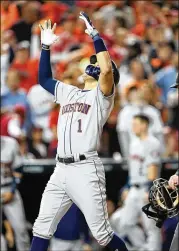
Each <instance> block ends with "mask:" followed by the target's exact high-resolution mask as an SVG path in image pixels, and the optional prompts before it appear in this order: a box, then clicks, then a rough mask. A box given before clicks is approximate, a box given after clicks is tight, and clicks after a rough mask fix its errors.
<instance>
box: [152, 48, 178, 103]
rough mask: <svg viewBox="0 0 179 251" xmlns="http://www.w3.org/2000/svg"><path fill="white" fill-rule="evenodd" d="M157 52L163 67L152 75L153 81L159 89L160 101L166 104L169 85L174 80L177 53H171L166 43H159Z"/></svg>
mask: <svg viewBox="0 0 179 251" xmlns="http://www.w3.org/2000/svg"><path fill="white" fill-rule="evenodd" d="M158 53H159V54H158V55H159V58H160V60H161V62H162V64H163V67H161V69H160V70H159V71H157V72H156V74H155V75H154V81H156V84H157V86H158V87H159V88H160V90H161V101H162V103H163V105H165V106H166V105H167V95H168V92H169V91H170V85H171V83H174V82H175V79H176V75H177V67H178V53H176V54H175V53H173V52H172V49H171V47H170V46H169V45H167V44H165V45H161V47H160V48H159V49H158Z"/></svg>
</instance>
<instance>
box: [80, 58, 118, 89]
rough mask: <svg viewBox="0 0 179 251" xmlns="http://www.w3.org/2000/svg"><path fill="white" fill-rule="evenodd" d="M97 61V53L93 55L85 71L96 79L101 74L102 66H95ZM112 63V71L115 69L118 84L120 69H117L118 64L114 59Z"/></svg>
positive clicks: (115, 79)
mask: <svg viewBox="0 0 179 251" xmlns="http://www.w3.org/2000/svg"><path fill="white" fill-rule="evenodd" d="M96 63H97V57H96V55H92V56H91V57H90V65H88V66H87V67H86V69H85V73H86V74H87V75H89V76H91V77H93V78H94V79H96V80H98V79H99V75H100V67H99V66H94V65H95V64H96ZM111 63H112V71H113V78H114V84H115V85H117V84H118V83H119V79H120V75H119V71H118V69H117V66H116V64H115V63H114V61H113V60H111Z"/></svg>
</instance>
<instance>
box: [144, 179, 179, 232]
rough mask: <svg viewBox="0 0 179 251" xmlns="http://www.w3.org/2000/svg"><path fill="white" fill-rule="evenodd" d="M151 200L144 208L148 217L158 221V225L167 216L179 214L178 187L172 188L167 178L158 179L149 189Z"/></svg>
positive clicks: (159, 225)
mask: <svg viewBox="0 0 179 251" xmlns="http://www.w3.org/2000/svg"><path fill="white" fill-rule="evenodd" d="M149 202H150V203H149V204H147V205H145V206H144V207H143V208H142V210H143V212H144V213H145V214H146V215H147V216H148V218H152V219H154V220H155V221H156V222H157V223H156V225H157V226H158V227H161V226H162V224H163V222H164V221H165V219H166V218H172V217H174V216H176V215H177V214H178V211H179V193H178V188H176V189H174V190H173V189H170V187H169V185H168V181H167V180H165V179H162V178H160V179H156V180H154V181H153V186H152V187H151V189H150V191H149ZM150 209H151V210H150Z"/></svg>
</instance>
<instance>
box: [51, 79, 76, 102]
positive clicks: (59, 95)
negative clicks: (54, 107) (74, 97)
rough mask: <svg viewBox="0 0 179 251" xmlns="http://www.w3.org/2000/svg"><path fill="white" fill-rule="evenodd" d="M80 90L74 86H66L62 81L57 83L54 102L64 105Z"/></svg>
mask: <svg viewBox="0 0 179 251" xmlns="http://www.w3.org/2000/svg"><path fill="white" fill-rule="evenodd" d="M77 89H78V88H77V87H75V86H72V85H68V84H65V83H63V82H61V81H58V80H57V82H56V85H55V92H54V96H55V99H54V102H55V103H57V104H63V103H64V101H65V100H66V99H68V97H69V96H70V94H71V93H72V92H73V91H75V90H77Z"/></svg>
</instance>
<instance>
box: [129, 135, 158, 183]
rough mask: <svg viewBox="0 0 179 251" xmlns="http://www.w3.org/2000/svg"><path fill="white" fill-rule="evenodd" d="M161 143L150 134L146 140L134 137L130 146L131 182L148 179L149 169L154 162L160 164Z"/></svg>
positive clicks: (140, 181) (144, 181)
mask: <svg viewBox="0 0 179 251" xmlns="http://www.w3.org/2000/svg"><path fill="white" fill-rule="evenodd" d="M160 152H161V145H160V143H159V141H158V140H157V139H156V138H155V137H153V136H151V135H149V136H148V137H147V138H146V139H145V140H141V139H139V138H133V140H132V142H131V144H130V148H129V179H130V183H131V184H136V183H137V184H144V183H146V182H147V181H148V179H147V171H148V167H149V166H150V165H152V164H157V165H159V164H160Z"/></svg>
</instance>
